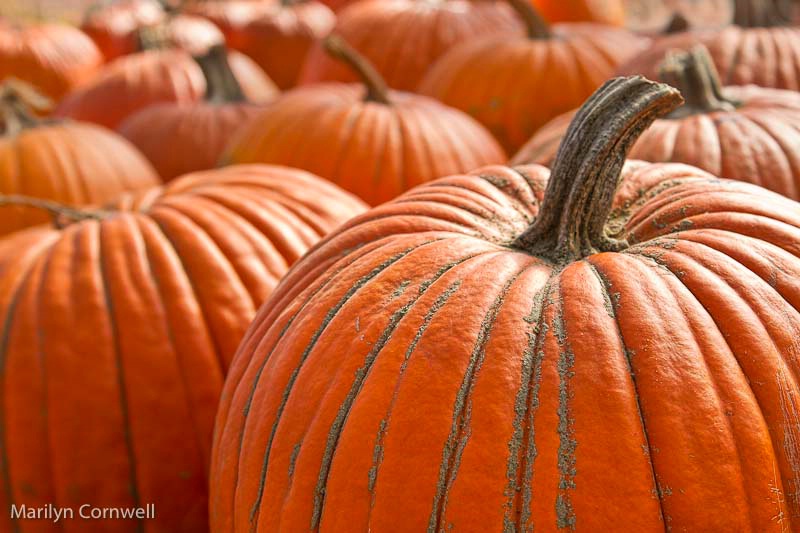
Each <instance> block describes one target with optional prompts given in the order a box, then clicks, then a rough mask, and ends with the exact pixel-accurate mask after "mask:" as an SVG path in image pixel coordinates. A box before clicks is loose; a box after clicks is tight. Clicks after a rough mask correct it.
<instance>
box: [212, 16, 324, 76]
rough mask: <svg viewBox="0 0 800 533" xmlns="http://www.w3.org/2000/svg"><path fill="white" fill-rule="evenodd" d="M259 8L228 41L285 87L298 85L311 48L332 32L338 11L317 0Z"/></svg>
mask: <svg viewBox="0 0 800 533" xmlns="http://www.w3.org/2000/svg"><path fill="white" fill-rule="evenodd" d="M257 9H258V12H257V13H256V14H255V15H253V13H252V12H251V13H248V14H247V17H246V21H245V22H243V23H242V24H239V25H237V27H236V28H235V29H231V31H230V33H229V36H228V44H229V45H230V47H231V48H233V49H235V50H239V51H240V52H243V53H245V54H247V55H248V56H249V57H251V58H252V59H253V60H254V61H255V62H256V63H258V64H259V66H261V68H263V69H264V71H265V72H266V73H267V74H269V76H270V77H271V78H272V79H273V80H275V83H277V84H278V87H280V88H281V89H288V88H290V87H294V86H295V85H296V84H297V78H298V77H299V75H300V69H301V68H302V66H303V62H304V61H305V59H306V55H307V54H308V51H309V49H311V47H312V45H313V44H314V43H315V42H317V41H318V40H320V39H323V38H324V37H325V36H327V35H328V33H330V31H331V30H332V29H333V27H334V25H335V24H336V15H334V13H333V11H331V10H330V9H329V8H328V7H326V6H325V5H324V4H322V3H320V2H317V1H316V0H286V1H281V2H265V3H261V4H260V6H259V8H257Z"/></svg>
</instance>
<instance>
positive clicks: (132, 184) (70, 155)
mask: <svg viewBox="0 0 800 533" xmlns="http://www.w3.org/2000/svg"><path fill="white" fill-rule="evenodd" d="M47 105H48V103H47V101H46V100H45V99H43V97H42V96H41V95H39V94H37V93H36V92H35V91H34V90H33V89H32V88H31V87H29V86H26V85H23V84H21V83H20V82H18V81H7V82H6V83H5V84H3V85H2V86H0V195H26V196H28V197H32V198H39V199H43V200H50V201H55V202H60V203H63V204H68V205H72V206H80V205H87V204H96V203H103V202H109V201H111V200H113V199H115V198H116V197H117V196H119V195H120V194H122V193H123V192H125V191H131V190H137V189H144V188H149V187H152V186H154V185H156V184H157V183H159V181H160V180H159V179H158V175H157V174H156V172H155V170H154V169H153V167H152V166H151V165H150V163H148V162H147V160H146V159H145V158H144V156H143V155H142V154H141V153H139V151H138V150H136V148H135V147H134V146H132V145H131V144H130V143H129V142H128V141H126V140H125V139H123V138H122V137H120V136H119V135H116V134H115V133H114V132H112V131H108V130H106V129H105V128H101V127H99V126H95V125H94V124H87V123H83V122H73V121H58V120H47V119H40V118H36V117H35V116H34V114H33V111H34V110H38V111H40V112H44V111H45V110H46V108H47ZM47 220H48V218H47V216H46V215H44V214H43V213H41V212H40V211H38V210H36V209H26V208H24V207H16V208H13V209H12V208H3V209H0V235H5V234H8V233H11V232H14V231H18V230H21V229H23V228H27V227H29V226H33V225H36V224H41V223H43V222H46V221H47Z"/></svg>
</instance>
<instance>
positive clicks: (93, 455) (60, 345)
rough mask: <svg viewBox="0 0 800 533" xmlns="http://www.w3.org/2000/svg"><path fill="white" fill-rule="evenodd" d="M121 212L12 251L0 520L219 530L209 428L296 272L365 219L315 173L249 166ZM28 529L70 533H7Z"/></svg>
mask: <svg viewBox="0 0 800 533" xmlns="http://www.w3.org/2000/svg"><path fill="white" fill-rule="evenodd" d="M319 198H325V201H324V202H320V201H319ZM3 200H4V201H5V200H7V198H3ZM120 207H121V208H122V209H123V210H122V211H109V210H104V211H93V212H88V213H86V212H77V213H76V212H72V211H67V212H64V211H63V210H62V209H59V208H54V207H52V206H49V208H50V209H53V210H54V211H56V212H57V214H58V215H59V218H60V219H61V221H62V223H65V222H67V220H66V219H70V218H71V219H73V220H75V221H74V222H72V223H69V224H67V225H66V226H65V227H63V228H62V229H55V228H50V227H46V226H45V227H40V228H34V229H30V230H27V231H25V232H21V233H17V234H15V235H12V236H9V237H7V238H5V239H2V240H0V271H2V272H3V276H2V280H0V323H2V332H1V336H2V339H3V342H2V345H0V354H2V357H1V358H0V363H2V373H3V380H2V381H0V396H1V397H2V398H3V403H2V406H0V428H1V429H2V431H0V450H2V455H3V461H2V462H0V478H2V479H3V480H4V481H3V483H0V505H2V506H3V507H4V508H6V509H9V508H10V506H11V505H12V504H15V505H17V506H18V507H19V506H21V505H26V506H28V507H39V506H44V505H45V504H47V503H52V502H58V505H59V506H62V507H70V508H73V509H75V517H74V520H70V521H69V523H70V524H73V525H74V527H75V528H77V529H79V530H81V531H87V530H88V531H115V532H133V531H142V530H153V531H170V532H180V531H198V532H199V531H207V530H208V514H207V494H208V485H207V481H208V477H207V476H208V473H207V471H208V464H209V459H210V448H211V438H212V426H213V421H214V413H215V411H216V406H217V400H218V398H219V393H220V389H221V387H222V382H223V379H224V377H225V373H226V371H227V370H228V366H229V364H230V360H231V357H232V355H233V352H234V350H235V348H236V345H237V344H238V342H239V340H240V339H241V336H242V335H243V333H244V331H245V329H246V328H247V325H248V324H249V322H250V320H251V318H252V317H253V315H254V313H255V310H256V309H257V307H258V306H259V305H261V303H262V302H263V301H264V299H265V298H266V297H267V296H269V294H270V292H271V291H272V289H273V287H274V286H275V284H276V283H277V282H278V279H279V278H280V277H281V276H282V275H283V273H284V272H285V271H286V269H287V268H288V266H289V265H290V264H291V263H292V262H294V261H295V260H296V259H297V258H298V257H300V256H301V255H302V254H303V253H304V252H305V251H306V250H307V249H308V248H309V247H311V246H312V245H314V244H315V243H316V241H317V240H318V239H319V238H320V237H321V236H322V235H324V234H325V233H326V232H328V231H330V230H331V229H333V228H334V227H336V226H338V225H339V224H341V223H342V222H343V221H344V220H346V219H347V218H349V217H351V216H353V215H355V214H357V213H359V212H361V211H362V210H363V204H362V203H361V202H359V201H358V200H356V199H355V198H353V197H352V196H350V195H348V194H346V193H343V192H342V191H341V190H338V189H336V188H335V187H333V186H332V185H330V184H329V183H327V182H324V181H323V180H320V179H318V178H316V177H314V176H311V175H309V174H307V173H305V172H301V171H297V170H291V169H285V168H276V167H258V166H253V167H240V168H236V167H233V168H228V169H223V170H215V171H210V172H206V173H199V174H193V175H189V176H187V177H184V178H182V179H180V180H177V181H175V182H173V183H171V184H169V185H167V186H166V187H165V188H163V189H157V190H153V191H150V192H146V193H143V194H139V195H136V196H133V197H128V198H126V199H124V200H123V201H122V202H121V206H120ZM0 209H7V208H0ZM79 219H80V220H79ZM87 503H91V505H92V506H96V507H137V506H142V507H144V506H145V505H146V504H154V505H155V518H151V519H148V520H135V519H134V520H113V519H105V520H103V519H98V520H89V521H84V520H81V519H80V518H78V516H77V515H78V509H79V507H80V506H81V505H84V504H87ZM84 511H87V510H86V509H84ZM28 524H34V525H38V526H39V529H41V527H44V528H45V529H48V528H52V527H56V528H58V527H59V526H58V524H56V525H55V526H53V524H52V523H48V522H43V521H42V522H35V521H30V522H28V521H25V520H19V519H17V520H15V519H14V518H12V517H11V515H10V514H9V513H3V514H2V516H0V529H2V530H3V531H14V530H15V529H19V530H21V531H27V530H28V529H30V528H29V526H28Z"/></svg>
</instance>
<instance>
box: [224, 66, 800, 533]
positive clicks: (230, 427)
mask: <svg viewBox="0 0 800 533" xmlns="http://www.w3.org/2000/svg"><path fill="white" fill-rule="evenodd" d="M678 100H679V96H678V93H677V92H676V91H674V90H672V89H669V88H667V87H666V86H656V85H653V84H651V83H650V82H647V81H646V80H643V79H641V78H639V79H636V78H631V79H617V80H614V81H611V82H610V83H609V84H608V85H606V86H604V88H602V89H601V90H600V91H599V93H598V94H597V96H596V97H595V98H593V99H591V100H590V101H589V102H588V103H587V106H586V107H585V108H584V111H583V112H582V113H581V114H580V115H579V116H578V117H577V118H576V121H575V122H574V123H573V128H572V129H571V131H570V133H569V135H568V136H567V138H566V140H565V142H564V144H563V145H562V146H563V148H562V150H561V152H560V154H559V159H558V162H557V163H556V165H555V167H554V169H553V172H552V175H551V177H550V181H549V183H547V186H546V188H545V182H546V180H547V176H548V171H547V170H546V169H545V168H544V167H540V166H535V165H534V166H528V167H519V168H517V169H511V168H505V167H486V168H483V169H480V170H476V171H475V172H473V173H471V174H470V175H466V176H454V177H450V178H446V179H443V180H441V181H436V182H433V183H430V184H426V185H423V186H421V187H419V188H417V189H415V190H413V191H411V192H409V193H407V194H405V195H403V196H402V197H400V198H399V199H398V200H397V201H394V202H390V203H387V204H384V205H383V206H381V207H378V208H376V209H373V210H372V211H370V212H368V213H367V214H365V215H363V216H362V217H359V218H356V219H355V220H353V221H351V222H350V223H348V224H347V225H346V226H345V227H344V228H342V229H340V230H338V231H337V232H335V233H334V234H333V235H332V236H330V237H328V238H327V239H326V240H325V241H324V242H323V243H322V244H321V245H319V246H317V247H316V248H315V249H314V250H313V251H312V252H311V253H309V254H308V255H306V256H305V257H304V258H303V259H302V260H301V261H300V262H298V263H297V264H296V265H295V266H294V267H293V268H292V270H291V271H290V272H289V274H288V275H287V276H286V277H285V278H284V280H283V281H282V282H281V284H280V285H279V287H278V288H277V289H276V290H275V292H274V293H273V295H272V297H271V298H270V300H269V301H268V303H267V304H265V305H264V306H263V307H262V309H261V310H260V312H259V314H258V316H257V317H256V319H255V321H254V322H253V324H252V325H251V327H250V329H249V331H248V333H247V335H246V336H245V338H244V341H243V343H242V344H241V345H240V347H239V350H238V352H237V354H236V356H235V358H234V362H233V365H232V367H231V370H230V372H229V374H228V378H227V380H226V383H225V388H224V390H223V394H222V400H221V405H220V409H219V414H218V416H217V420H216V425H215V439H214V448H213V451H212V468H211V487H212V494H211V523H212V529H213V531H215V532H217V533H226V532H250V531H253V532H264V533H266V532H273V531H313V532H317V531H319V532H321V533H326V532H337V531H487V532H488V531H492V532H494V531H530V530H534V531H556V530H574V531H587V532H599V531H620V530H622V531H636V532H648V533H649V532H663V531H665V530H666V529H671V530H673V531H763V532H780V531H787V530H796V529H797V527H798V526H800V521H798V518H797V516H798V515H800V493H799V492H798V488H800V485H798V480H797V476H796V469H795V466H796V464H797V463H796V458H797V457H798V454H799V453H800V444H798V443H800V429H799V428H800V409H798V408H797V407H796V401H797V398H798V395H800V385H798V382H797V379H796V376H797V375H798V372H800V343H798V339H800V283H798V280H800V204H798V203H796V202H793V201H790V200H788V199H786V198H784V197H781V196H779V195H777V194H774V193H772V192H769V191H766V190H764V189H761V188H759V187H756V186H753V185H750V184H744V183H740V182H735V181H725V180H719V179H717V178H715V177H713V176H711V175H709V174H707V173H705V172H703V171H701V170H698V169H694V168H692V167H689V166H686V165H676V164H667V165H665V164H660V165H650V164H644V163H639V164H633V165H629V166H627V167H626V168H625V169H623V162H624V160H625V152H626V148H627V147H628V146H629V145H630V144H631V143H632V142H633V141H634V140H635V138H636V136H637V134H638V133H640V132H641V131H642V129H643V128H644V127H646V124H647V123H648V122H649V121H650V120H652V119H653V118H655V116H657V115H659V114H661V113H664V112H667V111H669V110H670V109H671V108H672V107H674V106H675V105H677V103H678ZM618 180H621V184H620V189H619V191H618V192H617V193H616V194H615V192H614V190H615V189H616V188H617V182H618ZM542 196H544V199H543V200H542ZM612 207H615V209H614V210H613V211H612ZM776 517H778V518H777V519H776Z"/></svg>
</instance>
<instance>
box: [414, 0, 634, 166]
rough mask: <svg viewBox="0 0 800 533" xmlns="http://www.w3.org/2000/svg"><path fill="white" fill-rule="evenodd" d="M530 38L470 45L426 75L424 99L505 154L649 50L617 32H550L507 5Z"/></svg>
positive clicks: (525, 10) (522, 3) (568, 28)
mask: <svg viewBox="0 0 800 533" xmlns="http://www.w3.org/2000/svg"><path fill="white" fill-rule="evenodd" d="M511 4H512V5H514V6H515V7H516V9H517V10H518V12H519V13H520V15H521V16H522V17H523V18H524V20H525V22H526V25H527V29H528V34H527V35H526V36H520V37H513V36H512V37H507V36H500V37H486V38H484V39H476V40H468V41H465V42H464V43H462V44H461V45H459V46H455V47H453V48H451V49H450V51H449V52H447V53H446V54H445V55H443V56H442V57H441V58H440V59H439V60H438V61H437V62H436V63H434V65H433V67H431V69H430V70H429V71H428V73H427V75H426V76H425V78H424V79H423V80H422V83H421V84H420V87H419V91H420V92H421V93H422V94H425V95H428V96H432V97H434V98H436V99H438V100H440V101H442V102H444V103H445V104H447V105H449V106H452V107H455V108H457V109H460V110H462V111H465V112H467V113H469V114H471V115H472V116H474V117H475V118H476V119H478V121H479V122H480V123H481V124H483V125H484V126H486V127H487V128H488V129H489V130H490V131H491V132H492V133H493V134H494V136H495V137H496V138H497V139H498V140H499V141H500V143H501V144H502V145H503V147H504V148H505V149H506V151H508V152H514V151H516V150H517V149H518V148H519V147H520V146H522V144H523V143H524V142H525V141H527V140H528V139H529V138H530V136H531V135H533V133H534V132H535V131H536V130H537V129H539V128H540V127H541V126H543V125H544V124H545V123H547V122H548V121H549V120H550V119H552V118H553V117H556V116H558V115H560V114H561V113H564V112H566V111H568V110H570V109H574V108H575V107H576V106H578V105H580V104H581V102H583V101H584V100H585V99H586V98H587V97H588V96H589V95H591V94H592V91H594V90H595V89H597V87H599V86H600V85H601V84H602V83H603V81H605V80H606V79H607V78H608V77H609V76H610V75H611V74H612V73H613V72H614V70H615V69H616V68H617V67H618V66H619V64H620V63H621V62H623V61H624V60H626V59H627V58H628V57H630V56H631V55H635V54H636V53H637V51H640V50H642V49H643V48H644V47H645V45H646V44H647V39H643V38H640V37H637V36H634V35H633V34H631V33H629V32H627V31H626V30H623V29H618V28H611V27H608V26H600V25H596V24H589V23H572V24H570V23H565V24H557V25H554V26H552V27H550V26H548V25H547V24H546V23H545V22H544V20H543V19H541V17H539V15H538V14H537V13H536V12H535V11H534V10H533V8H532V7H530V4H528V3H527V1H526V0H511Z"/></svg>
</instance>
